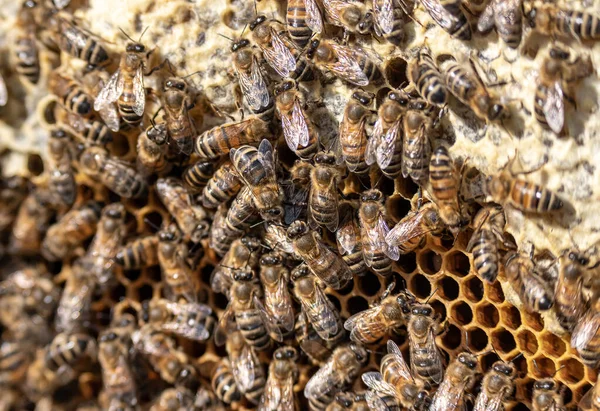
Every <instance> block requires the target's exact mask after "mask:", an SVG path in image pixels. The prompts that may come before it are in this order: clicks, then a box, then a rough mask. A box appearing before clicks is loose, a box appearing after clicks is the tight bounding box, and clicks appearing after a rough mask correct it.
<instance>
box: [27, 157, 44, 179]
mask: <svg viewBox="0 0 600 411" xmlns="http://www.w3.org/2000/svg"><path fill="white" fill-rule="evenodd" d="M27 170H28V171H29V172H30V173H31V174H32V175H34V176H39V175H40V174H42V173H43V172H44V160H42V157H40V156H39V154H29V155H28V156H27Z"/></svg>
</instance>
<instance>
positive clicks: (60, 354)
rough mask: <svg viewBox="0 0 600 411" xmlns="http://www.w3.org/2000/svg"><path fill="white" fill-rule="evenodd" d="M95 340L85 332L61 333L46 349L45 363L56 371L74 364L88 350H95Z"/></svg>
mask: <svg viewBox="0 0 600 411" xmlns="http://www.w3.org/2000/svg"><path fill="white" fill-rule="evenodd" d="M94 341H95V340H94V339H93V338H92V337H90V336H89V335H85V334H74V335H67V334H59V335H57V336H56V337H55V338H54V340H53V341H52V343H51V344H50V345H49V347H48V351H46V356H45V359H44V360H45V363H46V366H47V367H48V369H49V370H51V371H56V370H58V369H59V368H60V367H63V366H68V367H71V366H73V365H74V364H75V363H76V362H77V361H78V360H79V359H81V358H82V357H83V356H84V355H87V354H88V350H94V349H95V348H94V347H95V342H94Z"/></svg>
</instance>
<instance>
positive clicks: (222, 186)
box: [200, 161, 242, 208]
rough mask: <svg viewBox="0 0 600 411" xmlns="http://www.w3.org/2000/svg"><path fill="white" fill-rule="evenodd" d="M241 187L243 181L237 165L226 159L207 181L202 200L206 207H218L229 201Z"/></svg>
mask: <svg viewBox="0 0 600 411" xmlns="http://www.w3.org/2000/svg"><path fill="white" fill-rule="evenodd" d="M241 188H242V182H241V181H240V177H239V175H238V173H237V171H236V170H235V167H234V166H233V164H231V162H230V161H226V162H224V163H223V164H222V165H221V166H220V167H219V168H218V169H217V171H215V174H214V175H213V176H212V177H211V178H210V179H209V180H208V182H207V183H206V187H204V189H203V190H202V195H201V197H200V202H201V203H202V206H203V207H205V208H217V207H218V206H219V205H220V204H223V203H226V202H227V201H229V199H231V198H232V197H233V196H235V195H236V194H237V193H238V191H240V189H241Z"/></svg>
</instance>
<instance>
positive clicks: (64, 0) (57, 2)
mask: <svg viewBox="0 0 600 411" xmlns="http://www.w3.org/2000/svg"><path fill="white" fill-rule="evenodd" d="M52 3H54V6H55V7H56V8H57V9H59V10H61V9H64V8H65V7H67V6H68V5H69V4H70V3H71V0H53V1H52Z"/></svg>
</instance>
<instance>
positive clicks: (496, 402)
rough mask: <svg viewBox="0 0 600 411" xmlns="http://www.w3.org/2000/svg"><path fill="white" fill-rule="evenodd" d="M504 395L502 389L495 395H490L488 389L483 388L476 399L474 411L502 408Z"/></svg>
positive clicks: (496, 410)
mask: <svg viewBox="0 0 600 411" xmlns="http://www.w3.org/2000/svg"><path fill="white" fill-rule="evenodd" d="M503 397H504V391H503V390H501V391H500V392H499V393H496V394H494V395H488V392H487V390H485V389H483V390H481V392H480V393H479V395H478V396H477V399H476V400H475V406H474V407H473V411H498V410H500V409H502V398H503Z"/></svg>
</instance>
